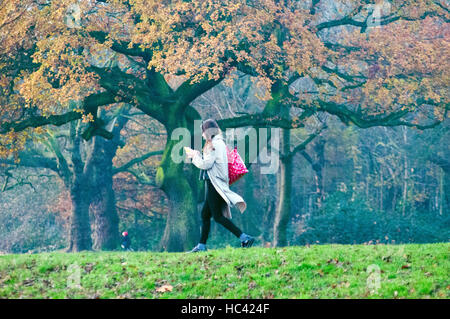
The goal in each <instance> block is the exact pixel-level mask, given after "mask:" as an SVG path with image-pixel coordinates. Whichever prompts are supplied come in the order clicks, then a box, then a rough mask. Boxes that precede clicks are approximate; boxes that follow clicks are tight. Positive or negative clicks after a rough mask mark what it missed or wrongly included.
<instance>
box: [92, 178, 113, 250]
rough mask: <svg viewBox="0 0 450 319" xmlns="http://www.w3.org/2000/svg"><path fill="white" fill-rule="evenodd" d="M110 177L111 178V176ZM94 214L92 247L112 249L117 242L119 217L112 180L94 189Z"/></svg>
mask: <svg viewBox="0 0 450 319" xmlns="http://www.w3.org/2000/svg"><path fill="white" fill-rule="evenodd" d="M111 179H112V178H111ZM91 211H92V212H93V214H94V218H95V222H94V248H95V249H100V250H114V249H116V248H117V247H118V244H119V217H118V215H117V211H116V199H115V194H114V190H113V189H112V180H111V182H109V183H105V184H104V185H103V187H99V188H97V189H96V194H95V196H94V198H93V199H92V202H91Z"/></svg>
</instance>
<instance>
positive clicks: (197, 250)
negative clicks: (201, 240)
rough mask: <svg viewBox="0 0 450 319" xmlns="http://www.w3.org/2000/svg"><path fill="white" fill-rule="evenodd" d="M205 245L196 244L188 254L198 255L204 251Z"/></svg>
mask: <svg viewBox="0 0 450 319" xmlns="http://www.w3.org/2000/svg"><path fill="white" fill-rule="evenodd" d="M206 250H207V249H206V245H204V244H198V245H197V246H195V247H194V248H193V249H192V250H191V251H189V252H188V253H198V252H200V251H206Z"/></svg>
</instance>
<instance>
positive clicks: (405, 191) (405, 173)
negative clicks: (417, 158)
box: [402, 127, 409, 216]
mask: <svg viewBox="0 0 450 319" xmlns="http://www.w3.org/2000/svg"><path fill="white" fill-rule="evenodd" d="M406 133H407V130H406V127H403V143H405V145H406V143H407V142H408V140H407V135H406ZM403 162H404V166H403V196H402V198H403V205H402V216H405V213H406V201H407V200H408V198H407V195H408V178H409V177H408V169H409V168H408V157H407V156H406V153H405V154H404V156H403Z"/></svg>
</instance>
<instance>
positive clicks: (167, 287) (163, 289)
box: [156, 285, 173, 292]
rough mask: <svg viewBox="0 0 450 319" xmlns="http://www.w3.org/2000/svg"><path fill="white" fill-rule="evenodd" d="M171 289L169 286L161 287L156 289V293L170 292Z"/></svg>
mask: <svg viewBox="0 0 450 319" xmlns="http://www.w3.org/2000/svg"><path fill="white" fill-rule="evenodd" d="M172 290H173V287H172V286H171V285H162V286H161V287H158V288H156V292H166V291H172Z"/></svg>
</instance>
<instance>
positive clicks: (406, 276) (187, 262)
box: [0, 243, 450, 298]
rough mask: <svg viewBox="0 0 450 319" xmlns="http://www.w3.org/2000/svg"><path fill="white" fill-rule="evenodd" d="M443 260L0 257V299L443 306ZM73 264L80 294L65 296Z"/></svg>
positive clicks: (272, 255) (232, 255) (351, 255)
mask: <svg viewBox="0 0 450 319" xmlns="http://www.w3.org/2000/svg"><path fill="white" fill-rule="evenodd" d="M449 252H450V244H449V243H445V244H423V245H419V244H414V245H395V246H391V245H375V246H362V245H348V246H347V245H317V246H310V247H287V248H283V249H273V248H260V247H255V248H251V249H246V250H245V249H241V248H230V247H227V248H226V249H219V250H211V251H208V252H206V253H199V254H185V253H151V252H130V253H122V252H86V253H78V254H65V253H45V254H37V255H4V256H0V298H248V297H249V298H395V297H397V298H402V297H406V298H428V297H431V298H449V297H450V280H449V277H450V276H449V270H450V263H449V255H450V254H449ZM72 264H77V265H79V266H80V268H79V269H81V270H80V274H81V287H80V288H71V289H68V288H67V283H68V278H69V277H68V276H69V274H70V271H72V270H73V269H76V268H72V267H70V265H72ZM370 265H377V266H378V267H379V269H380V285H381V286H380V288H379V289H378V292H377V293H370V292H369V288H368V285H367V283H368V276H369V273H367V268H368V267H369V266H370ZM371 267H373V266H371ZM369 282H370V279H369ZM163 285H170V286H172V287H173V290H172V291H166V292H158V291H157V290H158V288H159V287H161V286H163ZM369 287H370V286H369Z"/></svg>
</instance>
